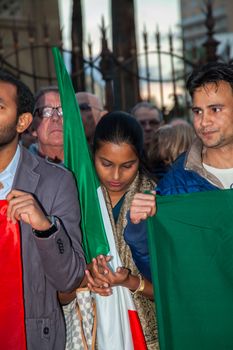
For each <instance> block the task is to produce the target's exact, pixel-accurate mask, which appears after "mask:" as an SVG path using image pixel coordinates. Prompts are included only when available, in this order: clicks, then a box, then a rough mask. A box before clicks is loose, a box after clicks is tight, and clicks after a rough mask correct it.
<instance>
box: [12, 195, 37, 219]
mask: <svg viewBox="0 0 233 350" xmlns="http://www.w3.org/2000/svg"><path fill="white" fill-rule="evenodd" d="M6 199H7V200H8V208H7V218H8V220H11V221H12V222H13V223H15V222H16V220H20V219H21V217H20V216H21V214H24V215H27V214H29V213H31V212H32V211H33V198H32V195H30V194H28V193H25V192H22V191H16V190H13V191H11V192H10V193H9V194H8V195H7V197H6Z"/></svg>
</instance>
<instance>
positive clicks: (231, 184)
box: [203, 163, 233, 189]
mask: <svg viewBox="0 0 233 350" xmlns="http://www.w3.org/2000/svg"><path fill="white" fill-rule="evenodd" d="M203 167H204V168H205V169H206V170H207V171H208V172H209V173H211V174H213V175H214V176H216V177H217V178H218V179H219V181H221V183H222V185H223V187H224V188H226V189H229V188H233V168H230V169H219V168H214V167H212V166H210V165H207V164H205V163H203Z"/></svg>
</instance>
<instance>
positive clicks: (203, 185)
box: [157, 153, 213, 195]
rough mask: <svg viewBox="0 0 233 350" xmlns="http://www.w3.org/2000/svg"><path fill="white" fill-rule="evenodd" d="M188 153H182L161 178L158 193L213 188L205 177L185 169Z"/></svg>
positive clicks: (178, 192)
mask: <svg viewBox="0 0 233 350" xmlns="http://www.w3.org/2000/svg"><path fill="white" fill-rule="evenodd" d="M186 157H187V153H183V154H182V155H180V156H179V157H178V158H177V160H176V161H175V162H174V164H173V165H172V167H171V169H170V170H169V171H168V173H167V174H166V175H165V176H164V177H163V178H162V180H160V182H159V183H158V187H157V192H158V194H161V195H169V194H182V193H191V192H200V191H204V190H210V189H213V188H212V187H213V185H211V184H210V183H209V182H208V181H207V180H206V179H205V178H203V177H201V176H200V175H199V174H198V173H196V172H195V171H192V170H188V169H185V164H186Z"/></svg>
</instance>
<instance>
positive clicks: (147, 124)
mask: <svg viewBox="0 0 233 350" xmlns="http://www.w3.org/2000/svg"><path fill="white" fill-rule="evenodd" d="M144 130H146V131H149V130H151V125H150V122H149V121H146V123H145V125H144Z"/></svg>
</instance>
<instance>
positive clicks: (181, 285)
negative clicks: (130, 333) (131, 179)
mask: <svg viewBox="0 0 233 350" xmlns="http://www.w3.org/2000/svg"><path fill="white" fill-rule="evenodd" d="M156 198H157V208H158V210H157V214H156V216H155V217H153V218H150V219H149V220H148V223H147V225H148V241H149V249H150V259H151V268H152V277H153V285H154V290H155V301H156V307H157V318H158V325H159V340H160V348H161V350H220V349H221V350H232V349H233V191H232V190H222V191H209V192H201V193H192V194H185V195H175V196H164V197H160V196H156Z"/></svg>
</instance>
